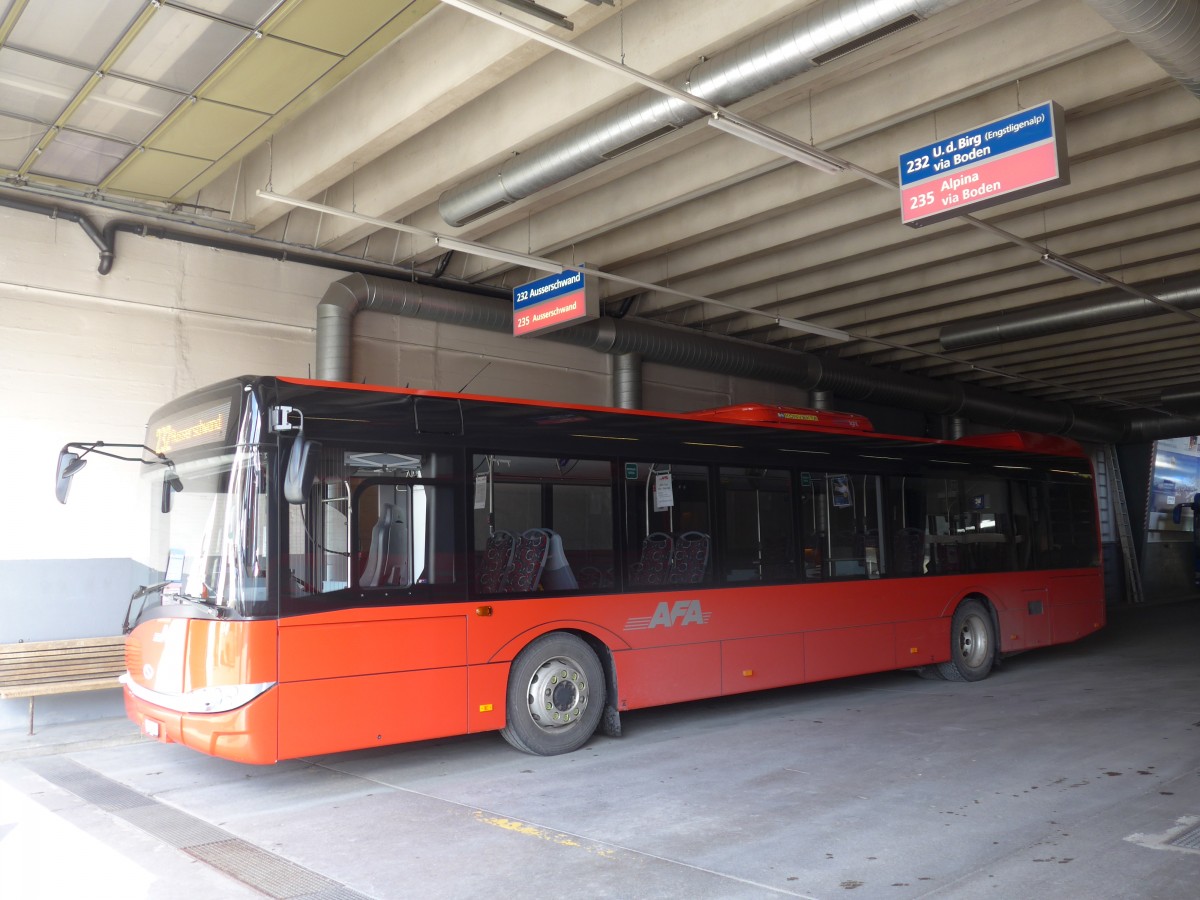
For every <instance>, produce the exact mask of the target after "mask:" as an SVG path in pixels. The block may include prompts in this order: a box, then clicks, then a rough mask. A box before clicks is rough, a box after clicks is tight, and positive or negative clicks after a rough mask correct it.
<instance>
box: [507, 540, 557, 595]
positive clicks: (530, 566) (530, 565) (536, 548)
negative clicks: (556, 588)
mask: <svg viewBox="0 0 1200 900" xmlns="http://www.w3.org/2000/svg"><path fill="white" fill-rule="evenodd" d="M549 550H550V531H549V530H548V529H545V528H530V529H527V530H526V531H523V532H521V536H520V537H519V538H518V539H517V545H516V547H515V548H514V550H513V564H512V570H511V572H510V573H509V576H508V584H507V590H510V591H516V592H518V593H526V592H528V591H535V590H537V587H538V584H539V583H540V582H541V580H542V570H543V569H544V568H545V567H546V554H547V553H548V552H549Z"/></svg>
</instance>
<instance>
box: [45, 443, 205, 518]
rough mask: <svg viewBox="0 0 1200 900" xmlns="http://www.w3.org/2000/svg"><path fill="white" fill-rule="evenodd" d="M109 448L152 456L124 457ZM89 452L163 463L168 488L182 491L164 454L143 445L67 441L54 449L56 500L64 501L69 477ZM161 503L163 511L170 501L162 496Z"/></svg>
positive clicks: (166, 508)
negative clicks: (56, 459) (140, 452)
mask: <svg viewBox="0 0 1200 900" xmlns="http://www.w3.org/2000/svg"><path fill="white" fill-rule="evenodd" d="M101 448H103V449H101ZM77 450H82V451H83V452H82V453H77V452H75V451H77ZM113 450H142V451H145V452H146V453H149V454H150V455H151V456H153V457H154V458H153V459H146V458H145V457H144V456H143V455H138V456H127V455H125V454H124V453H113V452H112V451H113ZM89 453H95V454H96V455H97V456H107V457H109V458H111V459H119V460H122V461H123V462H140V463H141V464H142V465H144V466H167V468H168V472H167V476H166V478H167V481H168V482H169V483H170V486H171V487H170V489H171V490H176V491H182V490H183V482H182V481H180V480H179V476H178V475H177V474H175V463H174V462H172V461H171V459H170V458H169V457H167V456H166V454H163V453H159V452H158V451H157V450H155V449H153V448H151V447H147V446H146V445H145V444H108V443H105V442H104V441H71V442H69V443H67V444H64V445H63V448H62V449H61V450H59V451H58V467H57V470H56V472H55V479H54V496H55V497H57V498H58V502H59V503H66V502H67V495H68V494H69V493H70V491H71V479H72V478H73V477H75V476H76V475H77V474H79V472H80V471H81V470H82V469H83V467H84V466H86V465H87V462H88V461H87V460H86V459H84V457H86V456H87V455H88V454H89ZM164 490H166V489H164ZM163 503H164V506H165V508H164V510H163V512H166V511H168V510H169V508H170V504H169V502H168V501H167V500H166V499H164V501H163Z"/></svg>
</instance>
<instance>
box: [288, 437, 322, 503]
mask: <svg viewBox="0 0 1200 900" xmlns="http://www.w3.org/2000/svg"><path fill="white" fill-rule="evenodd" d="M320 459H321V445H320V444H318V443H315V442H314V441H308V440H305V439H304V432H303V431H301V432H300V433H299V434H297V435H296V440H295V441H294V442H293V443H292V449H291V452H290V453H288V460H287V468H286V469H284V472H283V498H284V499H285V500H287V502H288V503H291V504H293V505H298V504H301V503H307V502H308V489H309V488H310V487H311V486H312V483H313V481H314V480H315V479H316V477H317V463H318V462H319V461H320Z"/></svg>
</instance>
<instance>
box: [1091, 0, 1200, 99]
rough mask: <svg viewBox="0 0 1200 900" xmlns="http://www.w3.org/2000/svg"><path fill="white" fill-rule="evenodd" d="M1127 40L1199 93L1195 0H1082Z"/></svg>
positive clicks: (1199, 22) (1199, 30)
mask: <svg viewBox="0 0 1200 900" xmlns="http://www.w3.org/2000/svg"><path fill="white" fill-rule="evenodd" d="M1084 2H1085V3H1087V5H1088V6H1090V7H1091V8H1092V9H1094V10H1095V11H1096V12H1098V13H1099V14H1100V15H1101V16H1103V17H1104V18H1105V19H1106V20H1107V21H1108V23H1109V24H1110V25H1112V27H1113V28H1114V29H1116V30H1117V31H1119V32H1120V33H1121V34H1123V35H1125V37H1127V38H1128V39H1129V42H1130V43H1131V44H1133V45H1134V46H1135V47H1137V48H1138V49H1139V50H1141V51H1142V52H1143V53H1145V54H1146V55H1147V56H1148V57H1150V58H1151V59H1152V60H1154V61H1155V62H1156V63H1158V64H1159V65H1160V66H1162V67H1163V68H1164V69H1166V71H1167V73H1168V74H1169V75H1171V76H1172V77H1173V78H1174V79H1175V80H1176V81H1178V82H1179V83H1180V84H1182V85H1183V86H1184V87H1185V88H1186V89H1187V90H1189V91H1191V92H1192V93H1193V94H1194V95H1195V96H1197V97H1200V12H1198V11H1197V9H1196V2H1195V0H1084Z"/></svg>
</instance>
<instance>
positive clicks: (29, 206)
mask: <svg viewBox="0 0 1200 900" xmlns="http://www.w3.org/2000/svg"><path fill="white" fill-rule="evenodd" d="M0 206H7V207H8V208H9V209H16V210H20V211H21V212H29V213H35V214H36V215H40V216H49V217H50V218H51V219H65V220H66V221H68V222H74V223H75V224H76V225H78V226H79V227H80V228H82V229H83V233H84V234H86V235H87V236H88V237H89V238H91V240H92V243H93V244H95V245H96V246H97V247H99V248H100V274H101V275H104V274H106V273H107V272H108V269H111V268H112V261H113V244H112V239H111V237H110V236H108V235H107V234H104V233H102V232H101V231H100V229H99V228H97V227H96V225H95V223H93V222H92V220H91V219H89V218H88V217H87V216H85V215H83V214H82V213H78V212H76V211H75V210H73V209H67V208H65V207H62V206H54V205H53V204H48V203H35V202H33V201H31V200H19V199H17V198H16V197H10V196H8V195H6V194H0Z"/></svg>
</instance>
